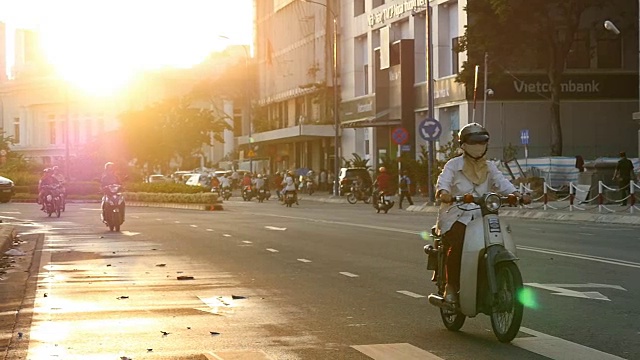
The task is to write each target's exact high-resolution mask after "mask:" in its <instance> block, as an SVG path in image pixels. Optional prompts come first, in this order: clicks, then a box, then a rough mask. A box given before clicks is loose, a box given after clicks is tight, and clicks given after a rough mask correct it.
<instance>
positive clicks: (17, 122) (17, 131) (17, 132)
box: [13, 117, 20, 144]
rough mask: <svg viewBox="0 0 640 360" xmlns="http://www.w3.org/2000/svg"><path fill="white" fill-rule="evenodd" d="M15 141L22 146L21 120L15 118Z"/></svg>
mask: <svg viewBox="0 0 640 360" xmlns="http://www.w3.org/2000/svg"><path fill="white" fill-rule="evenodd" d="M13 140H14V141H15V142H16V144H20V118H19V117H15V118H13Z"/></svg>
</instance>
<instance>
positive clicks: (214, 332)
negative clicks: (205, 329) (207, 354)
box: [209, 331, 220, 336]
mask: <svg viewBox="0 0 640 360" xmlns="http://www.w3.org/2000/svg"><path fill="white" fill-rule="evenodd" d="M209 333H210V334H211V335H213V336H216V335H220V333H219V332H216V331H209Z"/></svg>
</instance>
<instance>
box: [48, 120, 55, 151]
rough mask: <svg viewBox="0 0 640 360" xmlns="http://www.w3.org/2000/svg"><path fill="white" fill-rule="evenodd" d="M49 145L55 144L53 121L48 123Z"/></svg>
mask: <svg viewBox="0 0 640 360" xmlns="http://www.w3.org/2000/svg"><path fill="white" fill-rule="evenodd" d="M50 118H51V117H50ZM49 144H51V145H55V144H56V122H55V121H54V120H50V121H49Z"/></svg>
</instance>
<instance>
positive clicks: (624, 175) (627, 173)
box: [613, 151, 635, 206]
mask: <svg viewBox="0 0 640 360" xmlns="http://www.w3.org/2000/svg"><path fill="white" fill-rule="evenodd" d="M616 179H617V180H618V186H619V187H620V191H621V192H622V204H620V206H627V197H628V196H629V186H630V184H631V179H635V174H634V172H633V163H632V162H631V160H629V159H627V153H626V152H624V151H621V152H620V160H618V165H616V170H615V171H614V172H613V180H616Z"/></svg>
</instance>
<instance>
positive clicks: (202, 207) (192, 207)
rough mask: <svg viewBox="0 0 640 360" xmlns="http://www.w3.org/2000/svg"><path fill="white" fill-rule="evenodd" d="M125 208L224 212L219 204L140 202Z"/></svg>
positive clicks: (128, 204)
mask: <svg viewBox="0 0 640 360" xmlns="http://www.w3.org/2000/svg"><path fill="white" fill-rule="evenodd" d="M126 205H127V206H134V207H155V208H170V209H183V210H201V211H220V210H224V207H223V206H222V204H221V203H218V204H175V203H149V202H142V201H127V202H126Z"/></svg>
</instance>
